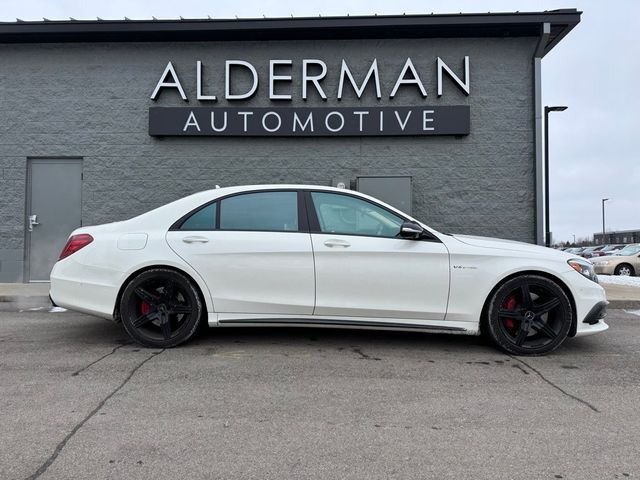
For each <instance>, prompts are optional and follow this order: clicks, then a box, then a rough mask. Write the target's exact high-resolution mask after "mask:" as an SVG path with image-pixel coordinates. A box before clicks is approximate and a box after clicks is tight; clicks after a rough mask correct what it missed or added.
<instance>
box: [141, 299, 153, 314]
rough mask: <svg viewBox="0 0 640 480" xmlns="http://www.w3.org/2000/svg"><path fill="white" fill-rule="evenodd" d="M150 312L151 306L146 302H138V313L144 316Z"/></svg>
mask: <svg viewBox="0 0 640 480" xmlns="http://www.w3.org/2000/svg"><path fill="white" fill-rule="evenodd" d="M150 311H151V305H149V304H148V303H147V302H145V301H142V302H140V313H141V314H142V315H146V314H147V313H149V312H150Z"/></svg>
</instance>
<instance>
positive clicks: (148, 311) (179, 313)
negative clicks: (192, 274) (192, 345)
mask: <svg viewBox="0 0 640 480" xmlns="http://www.w3.org/2000/svg"><path fill="white" fill-rule="evenodd" d="M202 311H203V306H202V302H201V300H200V296H199V294H198V290H197V287H196V286H195V285H194V284H193V282H191V280H189V279H188V278H187V277H186V276H184V275H183V274H181V273H179V272H177V271H174V270H170V269H164V268H154V269H151V270H147V271H145V272H142V273H141V274H139V275H138V276H136V277H135V278H133V279H132V280H131V281H130V282H129V284H128V285H127V286H126V288H125V290H124V292H123V293H122V298H121V300H120V315H121V317H122V324H123V326H124V328H125V330H126V331H127V333H128V334H129V335H130V336H131V338H132V339H133V340H135V341H136V342H138V343H140V344H142V345H144V346H147V347H156V348H157V347H161V348H167V347H174V346H176V345H179V344H181V343H183V342H186V341H187V340H189V338H191V337H192V336H193V334H194V333H195V331H196V329H197V328H198V323H199V322H200V318H201V316H202Z"/></svg>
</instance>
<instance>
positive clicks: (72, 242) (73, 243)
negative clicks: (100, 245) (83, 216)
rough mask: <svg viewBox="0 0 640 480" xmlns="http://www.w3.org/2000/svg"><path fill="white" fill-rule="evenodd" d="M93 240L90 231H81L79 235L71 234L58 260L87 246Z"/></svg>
mask: <svg viewBox="0 0 640 480" xmlns="http://www.w3.org/2000/svg"><path fill="white" fill-rule="evenodd" d="M91 242H93V237H92V236H91V235H89V234H88V233H81V234H79V235H71V236H70V237H69V240H67V244H66V245H65V246H64V248H63V249H62V253H61V254H60V258H58V260H62V259H63V258H67V257H68V256H69V255H72V254H74V253H76V252H77V251H78V250H80V249H81V248H84V247H86V246H87V245H89V244H90V243H91Z"/></svg>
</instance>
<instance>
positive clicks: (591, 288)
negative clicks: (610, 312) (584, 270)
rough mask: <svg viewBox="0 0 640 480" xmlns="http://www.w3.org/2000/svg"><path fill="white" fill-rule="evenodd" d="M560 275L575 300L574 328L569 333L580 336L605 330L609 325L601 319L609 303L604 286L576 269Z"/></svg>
mask: <svg viewBox="0 0 640 480" xmlns="http://www.w3.org/2000/svg"><path fill="white" fill-rule="evenodd" d="M562 277H563V280H564V282H565V284H566V285H567V286H568V287H569V288H570V290H571V293H572V295H573V299H574V302H575V314H576V323H575V330H574V329H572V330H571V332H570V333H569V335H570V336H576V337H582V336H585V335H593V334H596V333H600V332H604V331H605V330H607V329H608V328H609V326H608V325H607V324H606V323H605V322H604V321H603V320H602V319H603V318H604V316H605V315H606V306H607V305H608V303H609V302H607V297H606V294H605V291H604V288H602V287H601V286H600V285H599V284H597V283H595V282H592V281H591V280H589V279H587V278H586V277H584V276H582V275H580V274H579V273H577V272H576V271H570V272H566V273H564V274H563V275H562ZM590 322H591V323H590Z"/></svg>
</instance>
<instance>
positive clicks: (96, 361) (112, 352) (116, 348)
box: [71, 342, 132, 377]
mask: <svg viewBox="0 0 640 480" xmlns="http://www.w3.org/2000/svg"><path fill="white" fill-rule="evenodd" d="M131 343H132V342H128V343H123V344H122V345H118V346H117V347H114V348H113V350H111V351H110V352H109V353H107V354H106V355H103V356H101V357H100V358H98V359H97V360H94V361H93V362H91V363H90V364H89V365H86V366H84V367H82V368H81V369H80V370H76V371H75V372H73V373H72V374H71V376H72V377H77V376H78V375H80V374H81V373H82V372H84V371H85V370H86V369H87V368H89V367H92V366H93V365H95V364H96V363H98V362H99V361H101V360H104V359H105V358H107V357H108V356H110V355H113V354H114V353H116V351H117V350H119V349H120V348H122V347H125V346H127V345H131Z"/></svg>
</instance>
